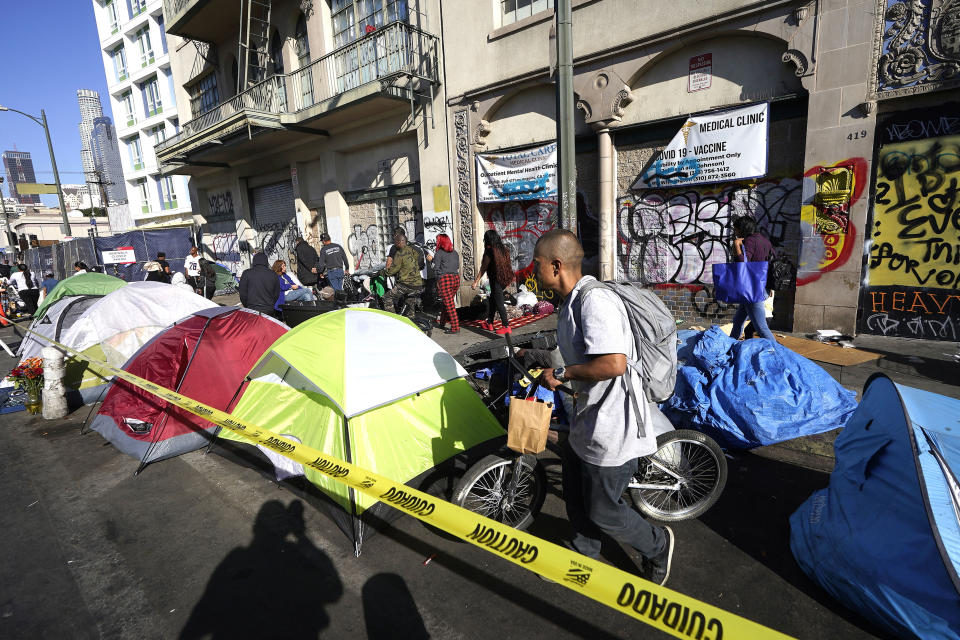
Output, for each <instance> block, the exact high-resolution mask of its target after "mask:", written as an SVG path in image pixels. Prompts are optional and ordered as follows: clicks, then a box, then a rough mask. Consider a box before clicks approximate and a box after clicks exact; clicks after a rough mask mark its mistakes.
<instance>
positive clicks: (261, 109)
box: [156, 0, 437, 152]
mask: <svg viewBox="0 0 960 640" xmlns="http://www.w3.org/2000/svg"><path fill="white" fill-rule="evenodd" d="M170 1H173V2H176V0H170ZM404 77H405V78H407V79H408V80H410V81H413V80H416V79H422V80H426V81H429V82H436V81H437V37H436V36H433V35H431V34H429V33H426V32H424V31H421V30H420V29H417V28H416V27H413V26H411V25H409V24H406V23H404V22H394V23H393V24H390V25H387V26H386V27H383V28H382V29H379V30H377V31H375V32H373V33H371V34H369V35H366V36H364V37H363V38H360V39H359V40H357V41H356V42H352V43H350V44H348V45H346V46H344V47H341V48H339V49H337V50H336V51H333V52H331V53H329V54H327V55H325V56H323V57H322V58H319V59H318V60H315V61H313V62H311V63H310V64H309V65H307V66H306V67H304V68H302V69H298V70H296V71H293V72H291V73H286V74H283V75H275V76H271V77H269V78H267V79H266V80H264V81H262V82H260V83H258V84H256V85H254V86H252V87H250V88H249V89H247V90H245V91H243V92H241V93H238V94H237V95H235V96H234V97H232V98H230V99H229V100H226V101H224V102H222V103H220V104H218V105H217V106H216V107H214V108H212V109H210V110H209V111H206V112H204V113H202V114H200V115H199V116H197V117H196V118H194V119H193V120H190V121H189V122H186V123H184V124H183V126H182V129H181V131H180V132H179V133H178V134H177V135H175V136H173V137H171V138H168V139H167V140H166V141H164V142H162V143H161V144H159V145H157V147H156V150H157V151H158V152H162V151H164V150H165V149H169V148H171V147H174V146H176V145H178V144H180V143H181V142H183V141H184V140H187V139H189V138H191V137H193V136H195V135H197V134H198V133H200V132H202V131H204V130H206V129H209V128H211V127H214V126H216V125H217V124H218V123H220V122H223V121H224V120H226V119H227V118H229V117H230V116H232V115H234V114H236V113H239V112H242V111H246V112H251V113H252V114H256V113H259V114H265V115H266V114H274V115H282V114H297V113H298V112H301V111H304V110H306V109H309V108H311V107H313V106H316V105H319V104H321V103H323V102H324V101H325V100H329V99H331V98H335V97H337V96H339V95H342V94H345V93H347V92H349V91H351V90H353V89H357V88H359V87H362V86H363V85H366V84H368V83H371V82H381V81H385V80H387V79H388V78H398V79H399V78H404Z"/></svg>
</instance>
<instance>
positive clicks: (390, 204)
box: [376, 198, 400, 248]
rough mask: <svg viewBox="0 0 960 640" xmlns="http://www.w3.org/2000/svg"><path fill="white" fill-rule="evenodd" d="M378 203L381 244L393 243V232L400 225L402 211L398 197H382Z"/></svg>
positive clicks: (382, 245)
mask: <svg viewBox="0 0 960 640" xmlns="http://www.w3.org/2000/svg"><path fill="white" fill-rule="evenodd" d="M376 204H377V226H378V227H379V228H380V246H381V247H384V248H386V247H389V246H390V245H392V244H393V232H394V230H395V229H396V228H397V227H399V226H400V212H399V211H398V207H397V199H396V198H380V199H379V200H377V201H376Z"/></svg>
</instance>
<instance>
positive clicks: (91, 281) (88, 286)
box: [33, 273, 127, 319]
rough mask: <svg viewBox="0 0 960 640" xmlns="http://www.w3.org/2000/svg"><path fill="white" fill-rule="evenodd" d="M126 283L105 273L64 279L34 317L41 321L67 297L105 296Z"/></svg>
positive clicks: (38, 308) (49, 294) (80, 274)
mask: <svg viewBox="0 0 960 640" xmlns="http://www.w3.org/2000/svg"><path fill="white" fill-rule="evenodd" d="M125 284H127V283H126V281H124V280H121V279H120V278H114V277H113V276H108V275H106V274H104V273H78V274H76V275H73V276H70V277H69V278H64V279H63V280H61V281H60V282H59V283H58V284H57V286H55V287H54V288H53V291H51V292H50V293H48V294H47V297H45V298H44V299H43V303H42V304H41V305H40V306H39V307H37V311H36V313H34V314H33V317H34V318H36V319H40V318H42V317H43V314H44V313H46V311H47V309H48V308H49V307H50V306H51V305H53V303H55V302H56V301H57V300H60V299H61V298H66V297H67V296H105V295H107V294H108V293H110V292H112V291H116V290H117V289H119V288H120V287H122V286H124V285H125Z"/></svg>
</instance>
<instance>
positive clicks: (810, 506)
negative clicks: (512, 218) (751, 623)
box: [790, 374, 960, 638]
mask: <svg viewBox="0 0 960 640" xmlns="http://www.w3.org/2000/svg"><path fill="white" fill-rule="evenodd" d="M834 452H835V457H836V467H835V468H834V471H833V474H832V475H831V476H830V485H829V486H828V487H827V488H826V489H822V490H820V491H817V492H816V493H814V494H813V495H812V496H810V498H809V499H808V500H807V501H806V502H804V503H803V504H802V505H801V506H800V508H799V509H797V511H796V512H795V513H794V514H793V515H792V516H791V517H790V548H791V550H792V551H793V555H794V557H795V558H796V559H797V562H798V563H799V564H800V566H801V567H802V568H803V570H804V571H805V572H806V573H807V575H809V576H810V577H811V578H812V579H813V580H815V581H816V582H818V583H820V585H821V586H822V587H823V588H824V589H825V590H826V591H828V592H829V593H830V594H831V595H832V596H833V597H835V598H836V599H837V600H839V601H840V602H842V603H843V604H845V605H846V606H847V607H849V608H851V609H853V610H855V611H858V612H859V613H861V614H862V615H863V616H865V617H866V618H868V619H869V620H872V621H873V622H874V623H876V624H877V625H879V626H882V627H884V628H885V629H888V630H889V631H890V632H892V633H893V634H894V635H895V636H897V637H910V636H916V637H919V638H957V637H960V578H958V573H960V483H958V480H957V476H958V473H960V400H955V399H953V398H947V397H945V396H941V395H937V394H935V393H930V392H929V391H920V390H918V389H913V388H910V387H904V386H901V385H898V384H895V383H894V382H893V381H891V380H890V379H889V378H887V377H886V376H883V375H881V374H875V375H874V376H873V377H872V378H870V380H868V381H867V384H866V386H865V388H864V392H863V399H862V401H861V402H860V406H859V408H858V409H857V411H856V413H855V414H854V415H853V417H852V418H851V419H850V422H849V423H848V424H847V426H846V428H845V429H844V430H843V432H842V433H841V434H840V436H839V437H838V438H837V440H836V442H835V443H834Z"/></svg>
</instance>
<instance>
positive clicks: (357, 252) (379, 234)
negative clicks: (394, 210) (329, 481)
mask: <svg viewBox="0 0 960 640" xmlns="http://www.w3.org/2000/svg"><path fill="white" fill-rule="evenodd" d="M400 226H402V227H403V228H404V231H406V233H407V237H408V238H414V239H416V221H415V220H413V219H410V220H405V221H404V222H402V223H400ZM392 233H393V230H392V229H388V230H385V231H381V229H380V227H379V225H376V224H371V225H367V226H366V227H364V226H363V225H362V224H355V225H353V232H352V233H351V234H350V236H349V237H348V238H347V249H348V250H349V251H350V253H351V255H353V259H354V260H355V261H356V262H357V264H358V268H359V269H375V268H380V267H382V266H383V265H384V264H386V262H387V254H388V252H389V251H390V246H391V244H392V241H390V240H389V238H391V237H392Z"/></svg>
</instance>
